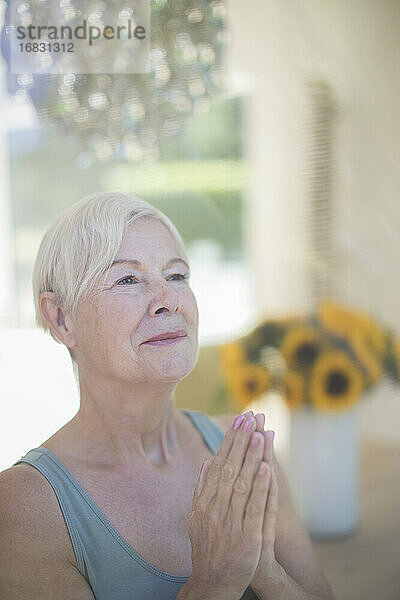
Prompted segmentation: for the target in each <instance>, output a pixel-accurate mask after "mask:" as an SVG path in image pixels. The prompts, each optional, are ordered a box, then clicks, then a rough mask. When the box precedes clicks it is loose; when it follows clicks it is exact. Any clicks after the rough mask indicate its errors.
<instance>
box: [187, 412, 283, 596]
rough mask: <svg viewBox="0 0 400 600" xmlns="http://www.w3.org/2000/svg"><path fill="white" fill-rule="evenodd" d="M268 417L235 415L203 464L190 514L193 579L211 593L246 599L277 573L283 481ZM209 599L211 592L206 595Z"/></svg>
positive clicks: (248, 414) (246, 414)
mask: <svg viewBox="0 0 400 600" xmlns="http://www.w3.org/2000/svg"><path fill="white" fill-rule="evenodd" d="M264 424H265V416H264V414H262V413H259V414H256V415H255V416H254V415H253V412H252V411H248V412H247V413H244V414H243V415H238V416H237V417H235V419H234V421H233V424H232V427H231V428H230V429H228V430H227V432H226V434H225V437H224V439H223V441H222V444H221V446H220V448H219V450H218V452H217V454H216V455H215V456H213V458H212V459H211V460H206V461H205V462H204V463H203V466H202V469H201V471H200V474H199V478H198V481H197V485H196V488H195V492H194V498H193V505H192V511H191V513H190V514H189V521H188V523H189V536H190V540H191V545H192V563H193V572H192V576H191V578H192V580H193V581H195V582H196V584H198V586H199V589H202V590H204V593H206V590H210V592H211V591H212V593H213V595H212V596H210V597H219V596H218V593H219V592H220V593H221V595H220V597H221V598H222V597H223V598H230V599H231V598H232V599H234V598H238V599H239V598H241V596H242V595H243V593H244V592H245V590H246V588H247V587H248V586H249V585H250V586H251V587H252V588H253V589H254V590H255V591H256V590H257V589H263V587H264V586H265V584H266V583H267V582H268V581H272V580H273V579H274V577H278V575H279V573H280V571H281V567H280V565H279V564H278V563H277V561H276V559H275V551H274V545H275V525H276V513H277V510H278V484H277V477H276V472H275V459H274V452H273V438H274V432H273V431H264ZM204 597H206V596H204Z"/></svg>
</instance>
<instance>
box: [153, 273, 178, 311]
mask: <svg viewBox="0 0 400 600" xmlns="http://www.w3.org/2000/svg"><path fill="white" fill-rule="evenodd" d="M149 309H150V315H151V316H152V317H153V316H155V315H159V314H161V313H167V314H170V315H173V314H174V313H176V312H177V311H178V310H179V309H180V298H179V294H178V292H177V291H176V290H174V289H173V288H172V287H171V286H170V285H169V284H168V282H167V281H164V282H163V284H162V285H158V286H157V289H156V290H154V295H153V298H152V299H151V302H150V307H149Z"/></svg>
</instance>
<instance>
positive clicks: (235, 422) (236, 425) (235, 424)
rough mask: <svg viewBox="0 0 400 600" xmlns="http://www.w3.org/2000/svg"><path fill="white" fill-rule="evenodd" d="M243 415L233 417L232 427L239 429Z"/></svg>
mask: <svg viewBox="0 0 400 600" xmlns="http://www.w3.org/2000/svg"><path fill="white" fill-rule="evenodd" d="M244 419H245V417H244V416H243V415H237V417H235V418H234V420H233V423H232V429H235V430H236V429H239V427H240V425H241V424H242V423H243V421H244Z"/></svg>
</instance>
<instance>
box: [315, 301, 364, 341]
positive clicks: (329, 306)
mask: <svg viewBox="0 0 400 600" xmlns="http://www.w3.org/2000/svg"><path fill="white" fill-rule="evenodd" d="M318 319H319V321H320V323H321V325H322V326H323V327H325V329H327V330H328V331H330V332H331V333H333V334H335V335H338V336H339V337H340V336H342V337H344V338H348V337H349V335H351V334H352V331H353V329H354V326H355V318H354V312H353V311H351V310H350V309H348V308H347V307H346V306H344V305H343V304H340V303H339V302H334V301H333V300H325V301H324V302H321V303H320V305H319V307H318Z"/></svg>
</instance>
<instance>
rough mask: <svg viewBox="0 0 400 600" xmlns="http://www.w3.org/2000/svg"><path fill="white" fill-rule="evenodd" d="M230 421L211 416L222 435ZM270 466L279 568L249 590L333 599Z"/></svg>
mask: <svg viewBox="0 0 400 600" xmlns="http://www.w3.org/2000/svg"><path fill="white" fill-rule="evenodd" d="M233 419H234V415H218V416H215V417H212V420H213V421H214V422H215V424H216V425H218V427H220V428H221V429H222V430H223V431H224V432H225V431H226V429H227V428H228V427H230V426H231V425H232V421H233ZM267 428H268V423H266V429H267ZM274 467H275V470H276V474H277V482H278V489H279V494H278V512H277V518H276V539H275V557H276V561H277V562H278V563H279V565H280V567H278V568H279V572H278V573H277V577H276V578H275V579H274V583H273V584H272V583H271V585H270V586H268V590H255V589H254V588H253V589H254V591H255V592H256V593H257V595H258V597H259V598H260V600H269V599H270V598H273V599H274V600H275V599H276V600H278V599H279V598H284V599H285V600H291V599H293V600H295V599H296V600H317V599H318V600H335V597H334V595H333V592H332V589H331V587H330V585H329V583H328V581H327V579H326V577H325V575H324V573H323V570H322V568H321V565H320V564H319V562H318V559H317V556H316V555H315V552H314V549H313V547H312V543H311V540H310V537H309V535H308V532H307V531H306V529H305V527H304V525H303V523H302V522H301V520H300V518H299V517H298V515H297V513H296V511H295V508H294V505H293V501H292V498H291V494H290V489H289V485H288V482H287V479H286V477H285V474H284V472H283V469H282V468H281V466H280V464H279V463H278V461H277V460H276V458H275V459H274Z"/></svg>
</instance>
